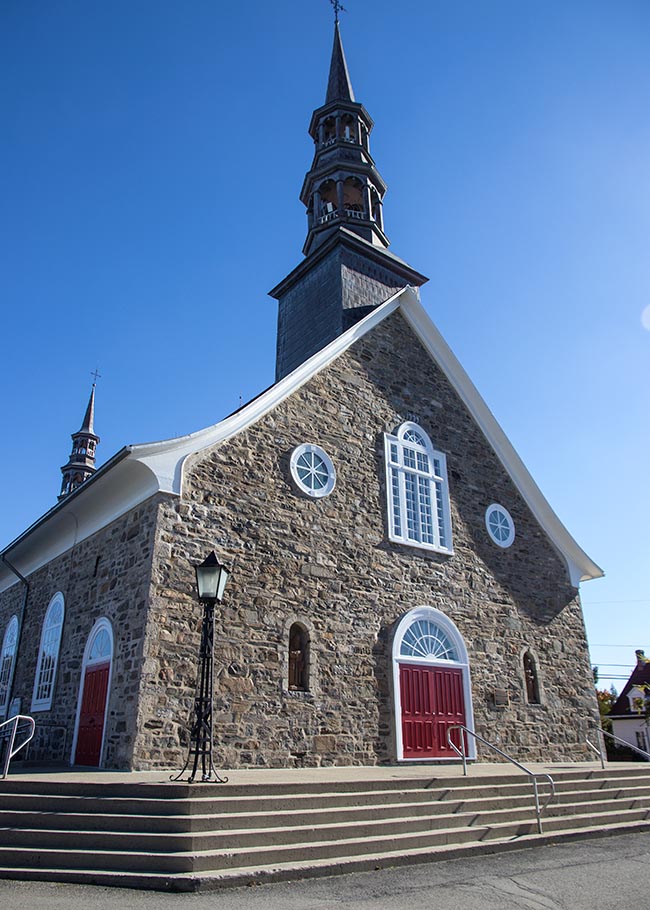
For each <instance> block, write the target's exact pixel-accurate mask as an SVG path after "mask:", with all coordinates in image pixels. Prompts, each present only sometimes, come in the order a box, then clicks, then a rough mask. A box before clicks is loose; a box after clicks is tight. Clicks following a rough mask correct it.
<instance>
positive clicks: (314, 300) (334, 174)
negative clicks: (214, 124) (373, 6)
mask: <svg viewBox="0 0 650 910" xmlns="http://www.w3.org/2000/svg"><path fill="white" fill-rule="evenodd" d="M331 2H332V5H333V6H334V10H335V22H334V44H333V47H332V57H331V62H330V69H329V78H328V80H327V91H326V93H325V103H324V104H323V105H322V106H321V107H318V108H316V110H315V111H314V113H313V114H312V118H311V122H310V124H309V135H310V136H311V138H312V140H313V143H314V158H313V161H312V164H311V167H310V169H309V171H308V172H307V174H306V176H305V179H304V182H303V185H302V190H301V193H300V199H301V201H302V203H303V205H304V206H305V208H306V210H307V239H306V240H305V245H304V247H303V253H304V255H305V259H304V260H303V261H302V262H301V263H300V264H299V265H298V266H297V267H296V268H295V269H294V270H293V271H292V272H290V274H289V275H287V277H286V278H285V279H284V280H283V281H281V282H280V284H278V285H277V286H276V287H275V288H273V290H272V291H271V292H270V295H271V297H275V298H276V300H277V301H278V336H277V349H276V372H275V378H276V382H277V381H278V380H280V379H282V378H283V377H284V376H286V375H287V374H288V373H291V372H292V371H293V370H295V369H296V367H298V366H300V364H301V363H303V362H304V361H305V360H307V359H308V358H309V357H311V356H312V355H313V354H315V353H316V352H317V351H319V350H321V348H323V347H325V345H327V344H329V342H330V341H333V340H334V338H336V337H337V336H338V335H340V334H342V332H345V331H346V330H347V329H348V328H350V326H352V325H354V323H355V322H358V321H359V320H360V319H363V317H364V316H366V315H367V314H368V313H369V312H370V311H371V310H372V309H374V308H375V307H377V306H379V305H380V304H381V303H383V302H384V301H385V300H387V299H388V298H389V297H391V296H392V295H393V294H395V293H396V292H397V291H399V290H401V289H402V288H404V287H405V286H406V285H411V286H413V287H415V288H419V287H420V286H421V285H422V284H424V283H425V281H427V280H428V279H427V278H425V276H424V275H421V274H420V273H419V272H416V271H415V269H412V268H411V266H409V265H407V263H406V262H404V261H403V260H402V259H399V258H398V257H397V256H395V255H394V254H393V253H391V252H389V250H388V245H389V241H388V238H387V236H386V233H385V230H384V216H383V208H382V206H383V199H384V194H385V193H386V184H385V183H384V181H383V179H382V177H381V175H380V174H379V171H378V170H377V167H376V166H375V162H374V160H373V158H372V156H371V154H370V139H369V137H370V133H371V131H372V128H373V121H372V119H371V117H370V115H369V114H368V112H367V111H366V109H365V107H364V106H363V104H361V103H360V102H358V101H357V100H356V99H355V97H354V92H353V90H352V82H351V80H350V74H349V72H348V66H347V62H346V59H345V53H344V51H343V42H342V41H341V32H340V28H339V22H338V10H339V9H340V4H338V3H337V2H334V0H331Z"/></svg>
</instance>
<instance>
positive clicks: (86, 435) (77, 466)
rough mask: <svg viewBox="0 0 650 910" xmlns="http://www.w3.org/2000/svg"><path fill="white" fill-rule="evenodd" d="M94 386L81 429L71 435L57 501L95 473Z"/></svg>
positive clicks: (96, 437)
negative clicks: (68, 453) (68, 455)
mask: <svg viewBox="0 0 650 910" xmlns="http://www.w3.org/2000/svg"><path fill="white" fill-rule="evenodd" d="M95 385H96V382H93V387H92V389H91V392H90V398H89V400H88V407H87V408H86V413H85V414H84V419H83V423H82V424H81V428H80V429H79V430H77V432H76V433H73V434H72V452H71V453H70V458H69V459H68V462H67V464H65V465H63V467H62V468H61V473H62V474H63V480H62V481H61V492H60V493H59V500H61V499H65V497H66V496H68V494H70V493H72V491H73V490H75V489H76V488H77V487H78V486H79V485H80V484H82V483H83V482H84V480H87V479H88V478H89V477H90V476H91V475H92V474H94V473H95V470H96V468H95V451H96V449H97V444H98V443H99V436H96V435H95V430H94V422H95Z"/></svg>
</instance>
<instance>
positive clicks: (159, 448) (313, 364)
mask: <svg viewBox="0 0 650 910" xmlns="http://www.w3.org/2000/svg"><path fill="white" fill-rule="evenodd" d="M397 309H400V310H401V312H402V315H403V316H404V317H405V319H406V320H407V322H408V324H409V325H410V326H411V328H412V329H413V331H414V332H415V334H416V335H417V337H418V338H419V339H420V341H421V342H422V344H423V346H424V347H425V349H426V350H427V351H428V353H429V355H430V356H431V358H432V359H433V360H434V361H435V362H436V363H437V364H438V366H439V367H440V369H441V370H442V371H443V372H444V373H445V375H446V376H447V378H448V379H449V381H450V383H451V384H452V386H453V388H454V389H455V390H456V392H457V393H458V395H459V397H460V398H461V400H462V401H463V403H464V404H465V405H466V407H467V408H468V410H469V412H470V413H471V414H472V416H473V417H474V419H475V420H476V422H477V424H478V425H479V427H480V428H481V430H482V432H483V434H484V435H485V437H486V439H487V441H488V442H489V444H490V445H491V446H492V448H493V449H494V451H495V453H496V455H497V457H498V458H499V460H500V461H501V463H502V465H503V467H504V468H505V470H506V471H507V472H508V474H509V475H510V477H511V478H512V480H513V483H514V484H515V486H516V487H517V489H518V490H519V492H520V494H521V496H522V497H523V499H524V500H525V501H526V503H527V505H528V506H529V508H530V510H531V511H532V513H533V515H534V516H535V518H536V519H537V521H538V522H539V524H540V525H541V527H542V528H543V529H544V531H545V532H546V534H547V535H548V537H549V538H550V540H551V542H552V543H553V544H554V546H555V547H556V549H557V550H558V552H559V553H560V555H561V556H562V557H563V558H564V560H565V561H566V564H567V567H568V570H569V575H570V578H571V583H572V584H573V585H574V586H575V587H577V586H578V584H579V582H580V581H586V580H588V579H591V578H599V577H600V576H602V575H603V572H602V569H600V568H599V567H598V566H597V565H596V564H595V563H594V562H592V560H591V559H589V557H588V556H587V554H586V553H585V552H584V551H583V550H582V549H581V548H580V547H579V546H578V544H577V543H576V541H575V540H574V539H573V538H572V537H571V535H570V534H569V532H568V531H567V529H566V528H565V527H564V525H563V524H562V522H561V521H560V520H559V518H558V517H557V515H556V514H555V513H554V512H553V510H552V509H551V507H550V505H549V504H548V502H547V501H546V499H545V498H544V496H543V494H542V492H541V490H540V489H539V487H538V486H537V484H536V483H535V481H534V480H533V478H532V477H531V475H530V474H529V472H528V470H527V468H526V467H525V465H524V463H523V462H522V460H521V459H520V458H519V456H518V455H517V453H516V452H515V450H514V448H513V447H512V445H511V443H510V442H509V441H508V439H507V437H506V435H505V433H504V432H503V430H502V429H501V427H500V426H499V424H498V423H497V421H496V420H495V418H494V416H493V414H492V413H491V411H490V410H489V408H488V407H487V405H486V404H485V402H484V401H483V399H482V398H481V396H480V395H479V393H478V391H477V389H476V388H475V386H474V384H473V383H472V381H471V379H470V378H469V376H468V375H467V373H466V372H465V370H464V369H463V368H462V366H461V365H460V363H459V361H458V360H457V358H456V357H455V355H454V354H453V353H452V351H451V348H450V347H449V346H448V345H447V343H446V342H445V340H444V339H443V337H442V335H441V334H440V332H439V331H438V330H437V328H436V327H435V326H434V324H433V322H432V321H431V319H430V317H429V316H428V314H427V313H426V311H425V310H424V308H423V306H422V304H421V303H420V301H419V297H418V293H417V291H416V290H415V289H414V288H411V287H406V288H403V289H402V290H400V291H398V292H397V293H396V294H394V295H393V296H392V297H390V298H389V299H388V300H386V301H385V302H384V303H382V304H381V305H380V306H378V307H377V308H376V309H374V310H373V311H372V312H371V313H369V314H368V315H367V316H366V317H365V318H364V319H362V320H361V321H360V322H358V323H356V325H354V326H352V327H351V328H350V329H348V330H347V332H344V333H343V334H342V335H339V337H338V338H335V339H334V341H332V342H330V344H328V345H327V346H326V347H324V348H323V349H322V350H320V351H318V353H316V354H314V355H313V357H310V358H309V360H306V361H305V362H304V363H302V364H301V365H300V366H299V367H297V369H295V370H294V371H293V372H292V373H290V374H289V375H288V376H285V377H284V379H281V380H280V381H279V382H277V383H276V384H275V385H273V386H271V388H269V389H268V390H267V391H266V392H263V393H262V394H261V395H259V396H258V397H257V398H255V399H253V401H251V402H250V403H249V404H247V405H245V406H244V407H243V408H241V409H240V410H239V411H237V412H236V413H234V414H232V415H231V416H230V417H226V419H225V420H222V421H221V422H220V423H217V424H214V425H213V426H210V427H207V428H206V429H203V430H199V431H197V432H196V433H190V434H189V435H187V436H179V437H177V438H175V439H166V440H162V441H160V442H152V443H144V444H140V445H134V446H131V447H129V450H128V454H126V456H125V457H124V459H123V460H122V461H121V462H120V463H119V464H115V465H113V466H112V467H111V465H110V463H109V464H107V465H106V466H105V468H106V469H107V470H106V475H105V477H104V478H102V480H105V481H109V470H110V476H111V479H112V480H116V479H117V476H116V475H117V474H123V473H126V472H127V471H128V464H129V463H130V464H131V465H133V467H134V468H135V466H136V464H139V465H140V466H142V467H144V468H147V469H148V470H146V471H140V472H135V473H133V472H131V471H128V473H129V474H130V475H131V476H130V478H129V479H130V480H131V484H130V485H129V495H127V496H123V497H120V502H119V507H120V511H119V514H124V512H126V511H128V509H130V508H133V507H134V506H135V505H137V504H138V503H140V502H143V501H144V500H145V499H147V498H148V497H149V496H151V495H152V494H153V493H155V492H165V493H171V494H175V495H181V493H182V486H183V465H184V462H185V459H186V458H187V457H188V456H190V455H193V454H195V453H197V452H200V451H202V450H203V449H206V448H208V447H209V446H213V445H216V444H218V443H220V442H224V441H225V440H227V439H229V438H230V437H232V436H234V435H235V434H236V433H239V432H240V431H241V430H244V429H246V428H247V427H250V426H252V425H253V424H254V423H256V422H257V421H258V420H260V419H261V418H262V417H264V416H265V415H266V414H268V412H269V411H271V410H273V409H274V408H275V407H277V406H278V405H279V404H280V403H281V402H282V401H284V399H285V398H287V397H288V396H289V395H291V394H293V393H294V392H295V391H296V390H297V389H299V388H300V387H301V386H302V385H304V384H305V383H306V382H307V381H308V380H310V379H311V378H312V376H314V375H315V374H316V373H318V372H320V370H322V369H323V368H324V367H326V366H328V365H329V364H330V363H332V361H333V360H335V359H336V358H337V357H339V356H340V355H341V354H343V353H344V352H345V351H346V350H347V349H348V348H349V347H350V346H351V345H353V344H354V343H355V342H356V341H357V340H358V339H359V338H361V337H363V336H364V335H366V334H367V333H368V332H370V331H371V330H372V329H373V328H374V327H375V326H376V325H378V324H379V323H380V322H382V321H383V320H384V319H386V318H387V317H388V316H390V315H391V314H392V313H394V312H395V311H396V310H397ZM103 470H104V469H103V468H100V469H99V471H98V472H97V474H96V475H95V478H94V480H95V482H94V483H93V484H89V486H88V488H87V489H83V488H81V489H80V490H79V491H78V493H77V495H76V496H75V499H74V501H71V503H70V506H71V509H70V511H71V512H72V507H74V510H75V512H78V511H79V510H80V509H79V507H80V506H81V504H82V503H83V502H84V500H86V498H91V497H92V500H95V498H96V497H97V499H98V500H99V501H95V508H94V509H92V513H93V515H92V519H93V520H91V521H88V522H87V527H84V528H82V527H80V526H79V525H78V524H77V527H76V533H75V534H74V539H75V541H78V540H81V539H83V537H85V536H88V534H90V533H93V532H94V531H96V530H98V527H101V526H104V525H105V524H108V522H109V521H111V520H113V519H114V518H116V517H118V516H117V514H116V508H115V501H114V499H113V500H112V499H111V496H110V495H108V496H107V495H106V494H107V493H108V492H109V488H110V487H111V486H112V485H111V484H110V482H104V483H100V482H99V480H100V477H99V475H101V474H102V471H103ZM134 481H135V482H134ZM102 501H105V511H104V508H102V505H101V502H102ZM75 504H76V505H75ZM65 511H66V509H65V501H64V502H63V503H62V508H61V509H60V512H61V513H65ZM101 512H103V514H104V516H105V519H106V520H105V521H104V522H103V524H102V523H101V522H100V521H99V519H100V514H99V513H101ZM53 517H54V516H53ZM62 517H63V515H62ZM75 522H76V519H75ZM57 523H58V522H57ZM46 524H47V516H44V518H43V519H42V520H41V521H40V522H37V523H36V524H35V525H34V527H33V530H32V532H31V534H24V535H22V537H20V538H18V540H17V541H15V542H14V544H11V545H10V546H9V547H8V548H7V549H6V551H5V552H6V553H7V554H8V555H9V554H10V553H12V554H16V556H19V555H20V552H21V551H22V550H24V548H27V549H29V550H31V551H32V558H28V559H27V560H26V563H27V565H29V571H33V570H34V569H35V568H37V564H40V565H42V564H43V561H41V560H39V559H38V558H35V550H36V548H37V547H38V538H40V537H41V535H42V533H43V529H44V527H45V525H46ZM39 532H40V533H39ZM45 534H46V537H49V538H50V540H51V536H52V535H51V534H47V532H45ZM30 539H31V546H30ZM69 545H70V544H69V543H68V546H69ZM14 547H15V549H14ZM63 549H65V547H64V548H63ZM63 549H61V550H60V552H63ZM26 555H27V554H26ZM53 555H54V553H53V552H52V550H51V548H48V553H47V559H51V558H52V557H53ZM11 558H12V559H13V558H14V556H12V557H11ZM21 565H22V561H21ZM1 574H2V573H1V572H0V575H1ZM10 583H13V580H11V581H10ZM5 586H7V585H5ZM2 587H3V585H2V582H1V579H0V588H2Z"/></svg>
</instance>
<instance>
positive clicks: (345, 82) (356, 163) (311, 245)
mask: <svg viewBox="0 0 650 910" xmlns="http://www.w3.org/2000/svg"><path fill="white" fill-rule="evenodd" d="M372 127H373V122H372V119H371V117H370V115H369V114H368V111H367V110H366V109H365V108H364V106H363V105H362V104H360V103H359V102H358V101H355V99H354V92H353V90H352V83H351V81H350V74H349V72H348V66H347V63H346V60H345V53H344V51H343V43H342V41H341V31H340V29H339V24H338V21H337V22H335V23H334V44H333V47H332V59H331V63H330V71H329V78H328V80H327V92H326V96H325V104H324V105H323V106H322V107H319V108H316V110H315V111H314V113H313V115H312V118H311V123H310V124H309V134H310V136H311V137H312V139H313V140H314V146H315V151H314V160H313V162H312V165H311V168H310V170H309V171H308V172H307V175H306V177H305V181H304V183H303V187H302V191H301V193H300V198H301V200H302V202H303V203H304V205H305V206H306V208H307V221H308V232H307V240H306V241H305V245H304V247H303V253H304V254H305V255H306V256H308V255H309V254H310V253H311V251H312V250H314V249H315V248H316V247H318V246H319V244H321V243H323V241H324V240H326V239H327V237H329V236H330V234H331V233H332V231H336V230H338V229H339V227H340V226H342V225H344V226H345V227H347V228H349V230H351V231H354V233H355V234H358V235H359V236H360V237H363V238H364V240H368V241H370V243H372V244H374V245H375V246H379V247H383V248H384V249H385V248H386V247H387V246H388V238H387V237H386V235H385V234H384V220H383V214H382V200H383V198H384V193H385V192H386V184H385V183H384V181H383V180H382V178H381V176H380V174H379V172H378V170H377V168H376V167H375V162H374V161H373V159H372V156H371V155H370V143H369V136H370V132H371V130H372Z"/></svg>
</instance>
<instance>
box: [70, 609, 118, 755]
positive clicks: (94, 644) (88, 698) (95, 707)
mask: <svg viewBox="0 0 650 910" xmlns="http://www.w3.org/2000/svg"><path fill="white" fill-rule="evenodd" d="M112 661H113V629H112V626H111V624H110V622H109V620H108V619H106V618H102V619H98V620H97V622H96V623H95V625H94V626H93V628H92V630H91V632H90V635H89V636H88V641H87V642H86V648H85V651H84V659H83V664H82V667H81V685H80V687H79V703H78V708H77V724H76V729H75V736H74V742H73V749H72V755H73V759H72V763H73V764H75V765H88V766H92V767H98V766H99V765H100V764H101V759H102V746H103V743H104V727H105V725H106V709H107V707H108V693H109V691H110V682H111V667H112Z"/></svg>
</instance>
